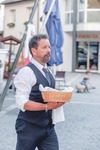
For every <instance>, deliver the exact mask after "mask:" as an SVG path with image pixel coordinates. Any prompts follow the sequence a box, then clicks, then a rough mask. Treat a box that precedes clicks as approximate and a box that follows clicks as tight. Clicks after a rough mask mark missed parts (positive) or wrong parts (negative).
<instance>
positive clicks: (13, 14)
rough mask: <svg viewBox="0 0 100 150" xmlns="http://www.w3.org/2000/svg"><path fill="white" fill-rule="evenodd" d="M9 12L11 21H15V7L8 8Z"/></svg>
mask: <svg viewBox="0 0 100 150" xmlns="http://www.w3.org/2000/svg"><path fill="white" fill-rule="evenodd" d="M10 13H11V23H15V22H16V11H15V9H12V10H10Z"/></svg>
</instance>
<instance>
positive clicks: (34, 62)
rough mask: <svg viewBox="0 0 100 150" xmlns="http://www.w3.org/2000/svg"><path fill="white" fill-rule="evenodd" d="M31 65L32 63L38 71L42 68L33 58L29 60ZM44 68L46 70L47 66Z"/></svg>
mask: <svg viewBox="0 0 100 150" xmlns="http://www.w3.org/2000/svg"><path fill="white" fill-rule="evenodd" d="M31 63H33V64H34V65H35V66H36V67H37V68H38V69H40V70H42V69H43V68H44V66H43V65H41V64H40V63H38V62H37V61H36V60H35V59H34V58H32V59H31ZM45 68H47V65H46V64H45Z"/></svg>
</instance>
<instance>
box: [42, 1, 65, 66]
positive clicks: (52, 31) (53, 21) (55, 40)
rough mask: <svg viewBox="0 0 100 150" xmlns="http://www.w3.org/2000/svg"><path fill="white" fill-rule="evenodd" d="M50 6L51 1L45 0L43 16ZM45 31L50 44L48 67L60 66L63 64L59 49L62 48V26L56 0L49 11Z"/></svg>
mask: <svg viewBox="0 0 100 150" xmlns="http://www.w3.org/2000/svg"><path fill="white" fill-rule="evenodd" d="M51 4H52V0H47V2H46V5H45V8H44V13H45V14H47V13H48V11H49V9H50V5H51ZM46 29H47V33H48V36H49V41H50V44H51V58H50V61H49V62H48V65H49V66H52V65H54V64H55V65H60V64H62V63H63V59H62V51H61V47H62V46H63V41H64V39H63V31H62V25H61V21H60V11H59V2H58V0H56V1H55V3H54V6H53V8H52V10H51V13H50V15H49V18H48V20H47V23H46Z"/></svg>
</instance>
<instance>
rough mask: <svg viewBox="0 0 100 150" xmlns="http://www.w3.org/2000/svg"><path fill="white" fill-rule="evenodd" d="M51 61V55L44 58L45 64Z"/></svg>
mask: <svg viewBox="0 0 100 150" xmlns="http://www.w3.org/2000/svg"><path fill="white" fill-rule="evenodd" d="M49 60H50V54H48V55H45V56H44V57H43V62H44V63H47V62H48V61H49Z"/></svg>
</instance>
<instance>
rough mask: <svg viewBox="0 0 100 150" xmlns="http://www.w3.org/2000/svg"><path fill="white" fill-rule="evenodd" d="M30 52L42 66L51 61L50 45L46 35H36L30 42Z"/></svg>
mask: <svg viewBox="0 0 100 150" xmlns="http://www.w3.org/2000/svg"><path fill="white" fill-rule="evenodd" d="M29 50H30V53H31V54H32V57H33V58H34V59H35V60H36V61H38V62H39V63H41V64H43V65H44V64H45V63H47V62H48V61H49V59H50V53H51V51H50V43H49V40H48V37H47V35H46V34H37V35H34V36H33V37H32V38H31V40H30V41H29Z"/></svg>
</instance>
